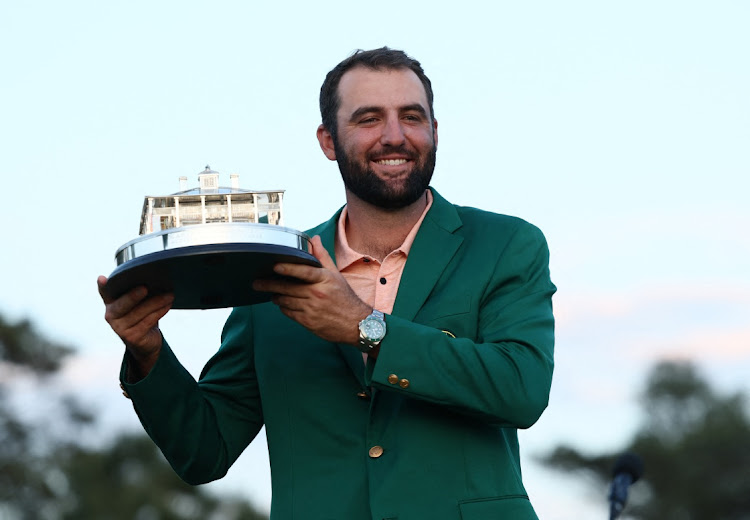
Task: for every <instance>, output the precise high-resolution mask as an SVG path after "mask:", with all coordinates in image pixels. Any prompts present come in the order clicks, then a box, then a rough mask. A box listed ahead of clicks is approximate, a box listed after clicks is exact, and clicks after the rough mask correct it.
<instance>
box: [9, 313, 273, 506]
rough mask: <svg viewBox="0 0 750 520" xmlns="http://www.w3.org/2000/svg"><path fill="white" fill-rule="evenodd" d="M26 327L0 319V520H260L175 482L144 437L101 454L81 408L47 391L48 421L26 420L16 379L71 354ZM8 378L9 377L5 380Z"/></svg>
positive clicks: (43, 377) (46, 374)
mask: <svg viewBox="0 0 750 520" xmlns="http://www.w3.org/2000/svg"><path fill="white" fill-rule="evenodd" d="M73 353H74V350H73V349H72V348H70V347H67V346H64V345H61V344H58V343H55V342H53V341H50V340H47V339H45V338H44V337H42V336H41V335H40V334H39V333H38V332H37V331H36V330H35V329H34V327H33V326H32V324H31V323H30V322H28V321H21V322H18V323H9V322H8V321H6V320H5V319H4V318H3V317H2V316H0V373H2V374H5V375H6V377H3V378H2V379H0V518H3V519H6V518H7V519H18V520H27V519H28V520H31V519H34V520H37V519H42V520H43V519H55V520H57V519H71V520H72V519H76V520H86V519H96V520H133V519H136V520H193V519H195V520H199V519H200V520H212V519H215V520H232V519H238V520H239V519H242V520H261V519H265V518H267V516H266V515H264V514H262V513H260V512H259V511H257V510H256V509H255V508H254V507H253V506H252V504H250V503H249V502H248V501H247V500H245V499H243V498H240V497H227V496H216V495H213V494H211V493H208V492H206V491H205V490H204V488H201V487H193V486H189V485H188V484H185V483H184V482H182V481H181V480H180V479H179V477H177V475H176V474H175V473H174V472H173V471H172V469H171V468H170V467H169V464H168V463H167V462H166V460H164V458H163V456H162V455H161V453H160V452H159V450H158V449H157V448H156V447H155V446H154V444H153V443H152V442H151V440H150V439H148V437H147V436H146V435H145V434H125V433H122V434H120V435H118V436H116V437H115V438H114V439H112V441H111V442H110V443H109V444H107V445H106V446H105V447H98V448H94V447H91V446H87V445H86V444H85V443H84V442H83V441H82V439H84V438H85V436H83V435H82V433H84V432H85V431H86V430H87V429H91V428H92V427H93V426H94V425H95V422H96V420H95V416H94V415H93V414H92V413H91V412H90V411H89V410H88V408H87V407H86V406H85V405H84V404H82V403H80V402H79V401H78V400H76V399H75V398H73V397H71V396H70V395H67V394H65V392H62V391H59V389H58V391H56V392H54V394H53V395H54V396H55V397H54V398H55V399H56V402H55V406H54V408H55V409H56V410H57V411H58V412H59V413H57V414H56V415H55V417H53V418H46V419H47V420H45V421H42V420H39V419H32V420H30V419H28V418H25V417H24V416H23V414H20V413H19V411H18V410H17V409H16V408H15V407H14V406H13V403H12V401H11V399H10V396H11V394H12V393H13V386H14V381H16V380H17V379H18V377H15V376H18V375H19V374H20V375H21V377H22V378H25V379H26V380H28V379H29V378H30V379H32V380H33V381H35V382H36V383H39V384H40V385H41V383H42V382H43V381H47V380H49V379H50V377H51V376H53V375H54V374H55V373H56V372H57V371H58V370H59V369H60V368H61V367H62V365H63V363H64V362H65V359H66V358H67V357H69V356H71V355H73ZM8 376H13V377H8Z"/></svg>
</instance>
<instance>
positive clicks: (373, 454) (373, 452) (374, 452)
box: [369, 446, 383, 459]
mask: <svg viewBox="0 0 750 520" xmlns="http://www.w3.org/2000/svg"><path fill="white" fill-rule="evenodd" d="M369 454H370V458H371V459H377V458H378V457H380V456H381V455H382V454H383V447H382V446H373V447H372V448H370V451H369Z"/></svg>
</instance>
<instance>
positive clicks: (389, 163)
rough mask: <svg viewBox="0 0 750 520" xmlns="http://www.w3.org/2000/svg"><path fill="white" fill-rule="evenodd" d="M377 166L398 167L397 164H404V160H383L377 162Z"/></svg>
mask: <svg viewBox="0 0 750 520" xmlns="http://www.w3.org/2000/svg"><path fill="white" fill-rule="evenodd" d="M377 163H378V164H384V165H386V166H398V165H399V164H404V163H406V159H383V160H381V161H377Z"/></svg>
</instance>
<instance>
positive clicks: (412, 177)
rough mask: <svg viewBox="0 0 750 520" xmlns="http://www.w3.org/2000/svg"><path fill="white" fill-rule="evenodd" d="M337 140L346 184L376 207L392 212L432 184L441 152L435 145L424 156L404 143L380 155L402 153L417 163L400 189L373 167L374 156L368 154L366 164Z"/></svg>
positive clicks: (413, 200) (335, 144) (386, 148)
mask: <svg viewBox="0 0 750 520" xmlns="http://www.w3.org/2000/svg"><path fill="white" fill-rule="evenodd" d="M337 141H338V140H336V141H335V142H334V148H335V151H336V158H337V159H338V161H337V162H338V165H339V171H340V172H341V178H342V179H343V180H344V186H345V187H346V189H347V190H349V191H350V192H352V193H353V194H354V195H356V196H357V197H358V198H360V199H361V200H363V201H365V202H367V203H369V204H372V205H373V206H376V207H378V208H381V209H385V210H390V211H395V210H398V209H401V208H405V207H406V206H408V205H410V204H412V203H414V202H416V201H417V200H418V199H419V197H421V196H422V195H424V192H425V190H426V189H427V187H428V186H429V185H430V180H431V179H432V173H433V171H434V170H435V160H436V155H437V147H436V146H435V145H434V144H433V145H432V148H431V149H430V150H429V151H428V152H427V154H426V155H425V156H424V157H420V156H419V155H418V154H417V153H416V152H413V151H410V150H406V149H405V148H404V147H403V146H388V147H385V148H383V150H382V152H381V153H380V155H385V154H389V153H393V154H400V155H403V156H406V157H408V158H409V160H410V161H412V163H413V165H414V166H413V170H412V171H411V173H410V174H409V176H408V177H407V178H406V180H405V181H404V184H403V185H402V186H400V187H398V188H397V187H394V186H392V185H390V184H388V183H387V182H386V181H384V180H383V179H381V178H379V177H378V176H377V175H376V174H375V172H374V171H373V169H372V168H371V167H370V166H369V160H370V159H371V156H369V155H368V157H367V161H368V162H367V163H365V164H362V163H360V162H358V161H357V160H356V159H354V158H353V157H351V156H350V155H349V154H347V153H346V152H345V151H344V150H343V149H342V148H341V147H340V146H339V143H338V142H337Z"/></svg>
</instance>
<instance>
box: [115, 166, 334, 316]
mask: <svg viewBox="0 0 750 520" xmlns="http://www.w3.org/2000/svg"><path fill="white" fill-rule="evenodd" d="M230 177H231V187H229V188H227V187H220V186H219V173H218V172H215V171H213V170H211V168H210V167H208V166H206V169H205V170H204V171H202V172H201V173H200V174H198V180H199V186H198V187H197V188H193V189H187V177H180V190H181V191H179V192H177V193H173V194H172V195H165V196H159V197H148V196H147V197H145V198H144V201H143V211H142V212H141V225H140V232H139V233H140V236H139V237H138V238H135V239H133V240H131V241H130V242H127V243H125V244H124V245H122V246H121V247H120V248H119V249H118V250H117V252H116V253H115V261H116V263H117V267H116V268H115V270H114V271H112V274H111V275H110V276H109V281H108V282H107V285H106V291H107V293H108V295H109V296H112V297H117V296H120V295H122V294H124V293H126V292H127V291H129V290H130V289H132V288H134V287H137V286H140V285H144V286H146V288H147V289H148V291H149V294H159V293H165V292H171V293H174V296H175V299H174V303H173V305H172V308H173V309H215V308H220V307H239V306H242V305H251V304H254V303H261V302H264V301H268V300H269V299H270V294H268V293H260V292H256V291H254V290H253V288H252V282H253V280H255V279H256V278H273V277H275V276H276V275H275V274H274V272H273V265H274V264H275V263H278V262H288V263H298V264H306V265H312V266H318V267H319V266H320V263H319V262H318V261H317V259H316V258H315V257H314V256H313V255H311V254H310V253H309V250H310V237H308V236H307V235H305V234H304V233H301V232H299V231H296V230H294V229H290V228H287V227H284V226H283V223H284V217H283V204H282V201H283V197H284V190H270V191H252V190H244V189H241V188H240V187H239V175H237V174H232V175H231V176H230Z"/></svg>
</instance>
